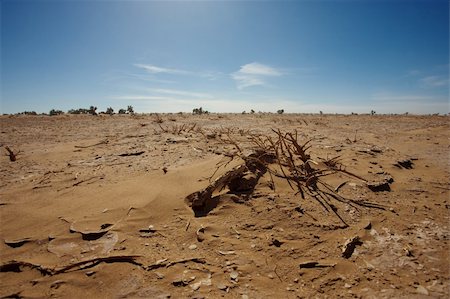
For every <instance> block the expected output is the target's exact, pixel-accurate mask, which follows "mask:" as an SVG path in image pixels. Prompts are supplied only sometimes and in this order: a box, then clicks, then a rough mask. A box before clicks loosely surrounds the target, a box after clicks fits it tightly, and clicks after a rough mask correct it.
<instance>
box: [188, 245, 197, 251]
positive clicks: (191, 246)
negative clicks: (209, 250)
mask: <svg viewBox="0 0 450 299" xmlns="http://www.w3.org/2000/svg"><path fill="white" fill-rule="evenodd" d="M188 248H189V249H190V250H195V249H197V245H195V244H192V245H190V246H189V247H188Z"/></svg>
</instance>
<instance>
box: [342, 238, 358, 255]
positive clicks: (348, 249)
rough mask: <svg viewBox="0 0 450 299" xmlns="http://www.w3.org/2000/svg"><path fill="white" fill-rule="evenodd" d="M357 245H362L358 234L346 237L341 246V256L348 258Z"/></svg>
mask: <svg viewBox="0 0 450 299" xmlns="http://www.w3.org/2000/svg"><path fill="white" fill-rule="evenodd" d="M357 245H362V241H361V239H360V238H359V237H358V236H355V237H353V238H350V239H348V240H347V241H346V242H345V244H344V246H343V247H342V257H344V258H346V259H348V258H350V257H351V256H352V254H353V252H354V251H355V248H356V246H357Z"/></svg>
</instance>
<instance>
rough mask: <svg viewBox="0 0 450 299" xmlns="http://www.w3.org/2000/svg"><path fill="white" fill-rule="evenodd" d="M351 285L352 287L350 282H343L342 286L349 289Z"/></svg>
mask: <svg viewBox="0 0 450 299" xmlns="http://www.w3.org/2000/svg"><path fill="white" fill-rule="evenodd" d="M351 287H352V285H351V284H348V283H346V284H344V288H346V289H349V288H351Z"/></svg>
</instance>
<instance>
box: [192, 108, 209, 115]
mask: <svg viewBox="0 0 450 299" xmlns="http://www.w3.org/2000/svg"><path fill="white" fill-rule="evenodd" d="M208 113H209V112H208V111H207V110H203V108H202V107H200V108H194V109H193V110H192V114H208Z"/></svg>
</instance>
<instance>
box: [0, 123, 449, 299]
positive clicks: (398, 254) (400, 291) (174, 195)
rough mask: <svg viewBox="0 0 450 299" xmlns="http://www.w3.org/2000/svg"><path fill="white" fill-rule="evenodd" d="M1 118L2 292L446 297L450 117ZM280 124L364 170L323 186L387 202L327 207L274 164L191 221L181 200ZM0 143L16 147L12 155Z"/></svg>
mask: <svg viewBox="0 0 450 299" xmlns="http://www.w3.org/2000/svg"><path fill="white" fill-rule="evenodd" d="M0 124H1V126H0V127H1V134H0V144H1V145H2V156H1V159H0V177H1V180H0V217H1V218H0V239H1V243H0V265H1V266H0V267H1V272H0V296H1V297H2V298H50V297H51V298H82V297H85V298H220V297H225V298H311V297H313V298H314V297H317V298H339V297H341V298H448V296H449V294H450V290H449V265H450V264H449V250H450V247H449V208H450V202H449V190H450V185H449V182H450V179H449V176H450V172H449V158H450V157H449V149H450V139H449V137H450V135H449V132H450V130H449V128H450V123H449V117H446V116H369V115H359V116H356V115H354V116H339V115H324V116H319V115H273V114H271V115H270V114H268V115H258V114H255V115H228V114H223V115H215V114H212V115H198V116H194V115H160V116H156V115H136V116H130V115H123V116H121V115H114V116H97V117H95V116H74V115H70V116H69V115H63V116H56V117H48V116H34V117H33V116H14V117H9V116H2V117H0ZM272 129H280V130H282V131H283V132H294V130H297V132H298V139H299V140H300V141H306V140H309V139H312V141H311V143H310V144H311V146H312V147H311V148H310V149H309V153H310V155H311V160H312V161H316V162H317V161H322V160H321V159H320V158H322V159H330V158H333V157H336V156H340V163H341V164H342V167H345V168H342V169H345V170H346V171H348V172H351V173H353V174H356V175H357V176H358V177H360V178H361V179H358V178H357V177H355V176H349V175H346V174H345V173H341V172H339V173H337V174H333V175H330V176H328V177H324V178H323V179H324V181H326V182H327V184H328V185H329V186H332V188H333V189H334V190H336V189H337V191H336V194H338V195H339V196H340V197H339V198H341V197H342V198H348V199H351V200H353V202H355V203H362V202H371V203H374V204H376V205H375V206H374V207H364V206H361V205H357V204H355V205H354V204H351V202H341V201H338V200H335V199H334V198H328V200H329V202H330V203H331V205H330V206H328V211H327V210H326V207H327V206H325V207H324V206H322V205H321V204H320V203H319V202H318V201H317V200H315V199H314V198H313V197H311V196H308V195H307V196H305V198H302V197H301V195H300V194H299V193H298V192H297V191H298V190H296V189H295V187H294V188H291V187H290V186H289V184H288V183H287V181H286V180H285V179H283V178H280V177H275V178H273V177H272V178H269V176H268V175H267V173H266V174H265V175H264V176H262V177H261V179H259V180H258V181H257V184H256V186H255V187H254V189H252V190H251V192H247V193H245V194H241V193H236V192H232V190H231V187H230V188H227V187H225V188H224V189H223V190H215V192H214V197H213V198H212V200H213V202H211V204H210V205H209V206H208V207H206V208H205V210H204V211H203V213H202V214H201V215H200V214H197V215H195V214H194V212H193V209H192V208H191V206H190V205H191V202H189V200H187V199H186V197H187V196H188V195H190V194H192V193H194V192H196V191H200V190H202V188H205V187H207V186H208V185H209V184H210V183H211V182H212V181H213V180H214V179H215V178H217V177H220V176H221V175H222V174H224V173H226V172H227V171H229V170H230V169H233V167H235V166H238V165H240V164H242V163H243V162H242V160H241V159H240V158H238V157H237V153H238V150H237V149H236V145H237V146H238V147H239V149H240V150H241V152H242V153H244V152H249V153H250V152H251V151H252V150H254V146H255V144H254V143H252V142H250V139H251V136H258V135H259V136H271V137H272V138H275V136H276V134H275V133H274V132H273V131H272ZM230 140H231V141H230ZM233 143H235V144H233ZM4 146H9V147H10V148H11V149H12V150H13V151H14V152H18V151H20V153H19V155H18V156H17V161H15V162H11V161H9V157H8V156H6V155H3V154H6V150H5V148H4ZM230 157H234V159H232V160H231V158H230ZM399 162H400V164H399ZM402 163H403V164H402ZM311 165H313V164H311ZM275 166H276V165H274V166H273V167H275ZM367 182H369V184H370V182H384V185H383V186H384V187H383V188H384V189H385V190H384V191H373V190H370V189H369V188H368V184H367ZM386 182H388V183H386ZM383 188H382V189H383ZM387 189H389V190H387ZM330 207H332V209H330ZM333 210H334V212H333ZM335 212H336V213H335ZM338 215H339V216H340V217H341V218H342V219H339V217H338ZM196 216H198V217H196ZM343 251H345V252H346V253H345V254H343ZM344 255H345V256H344Z"/></svg>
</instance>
